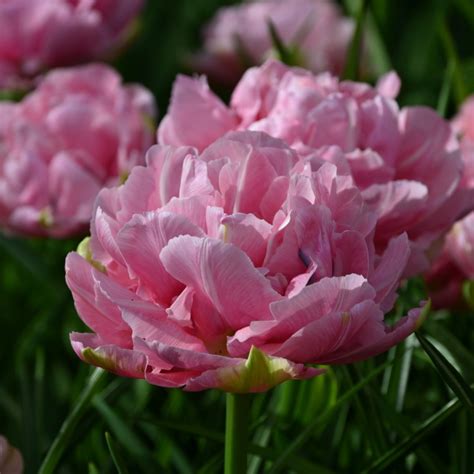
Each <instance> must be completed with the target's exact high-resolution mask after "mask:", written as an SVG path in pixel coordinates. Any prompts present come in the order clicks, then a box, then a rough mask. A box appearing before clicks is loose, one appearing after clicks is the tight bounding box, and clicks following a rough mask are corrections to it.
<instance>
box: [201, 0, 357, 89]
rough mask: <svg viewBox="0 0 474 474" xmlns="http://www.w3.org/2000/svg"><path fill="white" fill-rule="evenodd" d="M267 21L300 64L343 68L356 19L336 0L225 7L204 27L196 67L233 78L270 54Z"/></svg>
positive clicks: (282, 0) (221, 79)
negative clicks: (340, 6) (353, 19)
mask: <svg viewBox="0 0 474 474" xmlns="http://www.w3.org/2000/svg"><path fill="white" fill-rule="evenodd" d="M269 21H271V22H272V23H273V25H274V27H275V29H276V31H277V33H278V35H279V36H280V38H281V39H282V41H283V42H284V44H285V45H286V46H287V47H289V48H291V49H294V54H295V56H296V57H295V59H296V60H297V61H298V63H299V64H300V65H301V66H304V67H306V68H307V69H310V70H312V71H314V72H322V71H331V72H333V73H334V74H340V73H341V72H342V70H343V67H344V63H345V58H346V53H347V49H348V46H349V43H350V40H351V38H352V34H353V29H354V23H353V21H352V20H351V19H350V18H347V17H344V16H342V15H341V12H340V10H339V7H338V6H337V4H336V3H335V2H334V1H332V0H291V2H290V1H287V0H260V1H253V2H247V3H244V4H242V5H236V6H231V7H225V8H221V9H220V10H219V11H218V13H217V15H216V16H215V17H214V19H213V20H212V21H211V23H210V24H209V25H208V26H207V27H206V29H205V32H204V47H203V51H202V52H200V53H199V54H197V55H196V56H195V57H194V58H193V60H192V65H193V68H194V69H195V70H197V71H199V72H202V73H205V74H207V75H208V76H209V77H210V78H212V79H215V80H216V81H218V82H222V83H229V84H235V83H236V82H237V81H238V79H239V78H240V77H241V76H242V74H243V72H244V71H245V69H246V68H247V67H249V66H253V65H258V64H261V63H262V62H264V61H265V59H267V58H268V57H269V56H270V55H271V54H272V38H271V34H270V30H269ZM249 63H250V64H249Z"/></svg>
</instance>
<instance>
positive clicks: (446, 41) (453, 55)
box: [438, 18, 467, 105]
mask: <svg viewBox="0 0 474 474" xmlns="http://www.w3.org/2000/svg"><path fill="white" fill-rule="evenodd" d="M438 34H439V36H440V39H441V43H442V44H443V48H444V51H445V54H446V57H447V59H448V61H449V62H450V63H453V64H454V72H453V76H454V77H453V86H454V96H455V98H456V103H457V105H460V104H461V103H462V102H463V101H464V99H465V98H466V96H467V87H466V83H465V80H464V76H463V71H462V68H461V64H460V60H459V55H458V53H457V50H456V45H455V42H454V40H453V37H452V35H451V32H450V31H449V28H448V25H447V24H446V21H445V19H444V18H443V19H442V20H440V23H439V26H438Z"/></svg>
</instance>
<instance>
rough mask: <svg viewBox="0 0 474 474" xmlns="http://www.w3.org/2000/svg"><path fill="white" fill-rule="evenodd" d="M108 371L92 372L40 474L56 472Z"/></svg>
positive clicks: (98, 370) (52, 446)
mask: <svg viewBox="0 0 474 474" xmlns="http://www.w3.org/2000/svg"><path fill="white" fill-rule="evenodd" d="M105 375H106V372H105V371H104V370H102V369H95V370H94V372H93V373H92V375H91V377H90V379H89V382H88V384H87V386H86V387H85V389H84V391H83V392H82V394H81V396H80V397H79V400H78V401H77V403H76V404H75V405H74V408H73V410H72V411H71V413H70V414H69V416H68V417H67V418H66V419H65V420H64V423H63V424H62V426H61V428H60V430H59V433H58V435H57V436H56V439H55V440H54V441H53V444H52V445H51V447H50V448H49V451H48V453H47V455H46V457H45V459H44V461H43V464H42V465H41V467H40V469H39V471H38V474H51V473H52V472H56V471H55V468H56V465H57V464H58V462H59V460H60V458H61V456H62V454H63V452H64V450H65V449H66V447H67V444H68V442H69V440H70V439H71V436H72V435H73V434H74V430H75V428H76V426H77V424H78V422H79V420H80V419H81V418H82V416H83V414H84V412H85V411H86V409H87V407H88V405H89V403H90V401H91V399H92V397H93V396H94V395H95V393H96V392H97V390H98V388H99V386H100V384H101V382H102V381H103V379H104V378H105Z"/></svg>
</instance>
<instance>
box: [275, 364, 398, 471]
mask: <svg viewBox="0 0 474 474" xmlns="http://www.w3.org/2000/svg"><path fill="white" fill-rule="evenodd" d="M391 363H392V362H387V363H385V364H382V365H381V366H379V367H377V368H376V369H375V370H373V371H372V372H371V373H370V374H369V375H367V376H366V377H365V378H364V379H362V380H361V381H360V382H358V383H357V384H356V385H354V386H353V387H351V388H350V389H349V390H348V391H347V392H346V393H344V395H342V396H341V397H340V398H338V399H337V401H336V402H335V403H334V405H332V407H331V408H330V409H329V410H327V411H326V412H325V413H323V414H322V415H321V416H320V417H315V418H314V419H313V420H312V421H311V422H310V423H308V425H307V426H306V427H305V428H304V429H303V430H302V431H301V433H300V434H299V435H298V436H297V437H296V438H295V439H294V440H293V442H292V443H290V444H289V445H288V447H287V448H286V449H285V450H284V451H283V452H282V453H281V454H280V455H279V456H278V458H277V459H276V461H275V463H274V465H273V466H272V468H271V469H270V471H269V472H268V474H275V473H277V472H280V471H281V470H282V469H283V468H284V467H285V466H286V465H287V464H289V463H290V457H291V456H293V455H294V453H295V451H297V450H298V449H299V448H300V447H301V446H302V445H303V444H304V443H305V442H306V441H307V440H308V438H309V437H310V436H311V434H312V433H313V431H314V430H315V429H316V427H317V426H318V425H319V424H325V423H326V422H327V420H329V419H330V418H331V417H332V416H333V415H334V413H336V411H337V409H338V408H340V407H341V406H342V405H344V404H345V403H347V402H348V401H349V400H351V399H352V398H353V397H354V396H355V395H356V394H357V393H358V392H359V390H361V389H362V388H364V387H365V385H366V384H368V383H369V382H370V381H371V380H373V379H374V378H375V377H376V376H377V375H379V374H380V373H381V372H382V371H383V370H384V369H385V368H386V367H387V366H388V365H389V364H391ZM315 472H318V471H315Z"/></svg>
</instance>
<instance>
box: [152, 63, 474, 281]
mask: <svg viewBox="0 0 474 474" xmlns="http://www.w3.org/2000/svg"><path fill="white" fill-rule="evenodd" d="M399 86H400V82H399V79H398V77H397V76H396V75H395V74H394V73H390V74H388V75H386V76H384V77H383V78H381V80H380V81H379V83H378V85H377V87H376V88H372V87H370V86H369V85H367V84H364V83H357V82H350V81H339V80H338V79H337V78H336V77H334V76H332V75H330V74H328V73H325V74H320V75H313V74H312V73H310V72H308V71H306V70H303V69H299V68H290V67H288V66H285V65H283V64H281V63H279V62H277V61H273V60H272V61H268V62H266V63H265V64H264V65H263V66H261V67H259V68H252V69H250V70H248V71H247V72H246V74H245V75H244V77H243V78H242V80H241V81H240V83H239V84H238V85H237V87H236V88H235V90H234V93H233V95H232V99H231V102H230V105H229V106H227V105H225V104H224V103H223V102H222V101H221V100H220V99H219V98H218V97H217V96H216V95H214V94H213V93H212V92H211V91H210V90H209V87H208V85H207V83H206V81H205V80H204V79H203V78H189V77H184V76H180V77H179V78H178V79H177V81H176V83H175V86H174V90H173V96H172V101H171V105H170V108H169V110H168V114H167V116H166V117H165V118H164V119H163V121H162V123H161V125H160V127H159V131H158V139H159V143H161V144H169V145H174V146H179V145H192V146H195V147H197V148H198V149H199V150H203V149H205V148H206V147H207V146H208V145H209V144H210V143H212V142H213V141H214V140H216V139H217V138H218V137H220V136H222V135H223V134H225V133H226V132H228V131H230V130H254V131H263V132H267V133H269V134H270V135H272V136H274V137H278V138H281V139H283V140H284V141H285V142H286V143H287V144H289V145H290V146H292V147H294V148H295V149H296V150H298V152H299V153H300V154H301V155H302V156H307V155H311V154H312V153H314V152H315V151H317V150H319V149H321V148H322V147H327V146H338V147H339V148H340V149H341V150H342V151H343V152H344V156H343V157H341V159H340V161H339V162H338V163H337V166H338V168H339V170H340V172H343V173H345V172H349V173H350V174H351V176H352V177H353V179H354V181H355V183H356V185H357V186H358V187H359V188H360V189H361V193H362V194H361V195H362V198H363V200H364V201H365V202H366V203H367V205H368V207H369V208H370V209H371V210H372V211H373V212H374V213H375V215H376V217H377V224H376V226H375V238H374V244H375V247H376V249H377V251H379V252H383V251H384V249H386V248H387V246H388V244H389V242H390V239H391V238H392V237H393V236H394V235H398V234H401V233H403V232H406V233H407V235H408V238H409V240H410V245H411V250H412V252H411V257H410V262H409V266H408V268H407V274H408V275H413V274H416V273H419V272H421V271H424V270H427V269H428V267H429V259H428V255H429V254H430V252H432V246H433V245H434V244H435V243H436V240H437V239H438V238H440V236H441V235H442V234H443V232H445V231H446V230H447V229H449V227H450V226H451V225H452V224H453V223H454V222H455V221H456V220H457V219H458V218H459V217H460V215H461V214H462V213H463V211H464V209H465V206H466V194H465V193H464V192H463V191H462V190H461V189H460V184H461V176H462V170H463V164H462V160H461V156H460V153H459V145H458V143H457V141H456V139H455V137H454V136H453V133H452V130H451V127H450V125H449V123H447V122H446V121H445V120H443V119H442V118H441V117H440V116H438V115H437V114H436V112H435V111H434V110H432V109H430V108H428V107H405V108H403V109H401V110H400V108H399V107H398V105H397V103H396V101H395V100H394V97H395V96H396V95H397V93H398V89H399Z"/></svg>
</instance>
